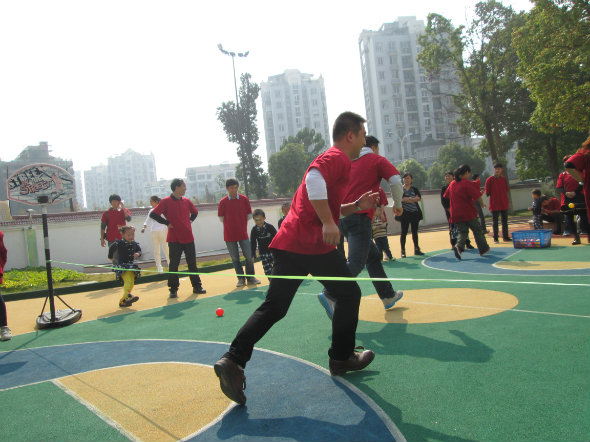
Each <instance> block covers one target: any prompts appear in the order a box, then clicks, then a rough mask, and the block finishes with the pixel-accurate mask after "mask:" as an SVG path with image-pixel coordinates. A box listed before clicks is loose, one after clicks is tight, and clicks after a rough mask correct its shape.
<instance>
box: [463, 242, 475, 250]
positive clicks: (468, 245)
mask: <svg viewBox="0 0 590 442" xmlns="http://www.w3.org/2000/svg"><path fill="white" fill-rule="evenodd" d="M465 247H467V248H468V249H469V250H473V249H475V247H473V246H472V245H471V243H467V244H465Z"/></svg>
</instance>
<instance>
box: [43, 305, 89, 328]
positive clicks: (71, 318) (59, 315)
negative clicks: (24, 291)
mask: <svg viewBox="0 0 590 442" xmlns="http://www.w3.org/2000/svg"><path fill="white" fill-rule="evenodd" d="M81 317H82V310H77V309H72V310H56V311H55V321H51V312H45V313H43V314H41V315H39V316H37V325H38V326H39V328H49V327H63V326H65V325H70V324H73V323H74V322H76V321H78V320H79V319H80V318H81Z"/></svg>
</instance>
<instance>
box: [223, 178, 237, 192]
mask: <svg viewBox="0 0 590 442" xmlns="http://www.w3.org/2000/svg"><path fill="white" fill-rule="evenodd" d="M239 185H240V182H239V181H238V180H236V179H235V178H228V179H227V180H225V188H226V189H227V188H228V187H229V186H239Z"/></svg>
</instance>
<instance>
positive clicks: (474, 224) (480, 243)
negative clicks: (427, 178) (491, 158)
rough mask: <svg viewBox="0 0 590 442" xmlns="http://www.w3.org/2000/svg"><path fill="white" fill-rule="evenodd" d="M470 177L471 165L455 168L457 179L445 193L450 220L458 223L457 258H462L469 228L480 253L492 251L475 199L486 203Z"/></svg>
mask: <svg viewBox="0 0 590 442" xmlns="http://www.w3.org/2000/svg"><path fill="white" fill-rule="evenodd" d="M470 177H471V167H469V165H467V164H463V165H461V166H459V167H458V168H457V169H456V170H455V180H454V181H452V182H451V184H449V187H448V188H447V190H446V191H445V193H444V195H443V197H444V198H448V199H449V201H450V212H451V216H450V219H449V221H450V222H451V223H453V224H457V229H458V231H459V235H458V238H457V244H456V245H455V247H454V248H453V252H455V257H456V258H457V259H461V253H463V250H464V247H465V242H466V241H467V235H468V234H469V229H471V231H472V232H473V237H474V238H475V243H476V244H477V249H478V250H479V254H480V255H482V256H483V255H485V254H486V253H487V252H489V251H490V246H489V245H488V242H487V241H486V237H485V235H484V233H483V230H482V229H481V224H480V223H479V220H478V216H477V210H476V208H475V205H474V202H475V201H479V204H480V205H481V207H482V208H483V207H485V203H484V202H483V201H482V200H481V192H480V191H479V188H476V187H475V186H474V185H473V182H471V181H470V180H469V178H470Z"/></svg>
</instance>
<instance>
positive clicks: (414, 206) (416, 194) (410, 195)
mask: <svg viewBox="0 0 590 442" xmlns="http://www.w3.org/2000/svg"><path fill="white" fill-rule="evenodd" d="M403 180H404V186H403V191H404V194H403V197H402V207H403V209H404V211H403V213H402V215H401V216H400V217H399V221H400V222H401V223H402V231H401V234H400V237H399V242H400V246H401V249H402V258H405V257H406V236H407V234H408V228H409V227H410V228H411V229H412V241H413V242H414V255H417V256H422V255H424V253H423V252H422V251H421V250H420V246H419V244H418V226H419V224H420V220H421V219H422V209H420V205H419V204H418V203H419V202H420V201H421V200H422V195H421V194H420V191H419V190H418V189H417V188H415V187H414V186H412V181H413V177H412V174H411V173H410V172H406V173H404V176H403ZM396 219H398V218H396Z"/></svg>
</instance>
